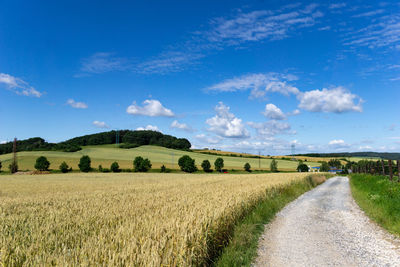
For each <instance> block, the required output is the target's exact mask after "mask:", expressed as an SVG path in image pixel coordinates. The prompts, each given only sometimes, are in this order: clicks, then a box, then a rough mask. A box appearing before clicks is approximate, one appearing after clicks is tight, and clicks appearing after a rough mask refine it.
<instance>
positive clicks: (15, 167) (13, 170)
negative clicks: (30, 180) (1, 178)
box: [8, 161, 18, 173]
mask: <svg viewBox="0 0 400 267" xmlns="http://www.w3.org/2000/svg"><path fill="white" fill-rule="evenodd" d="M8 169H10V172H11V173H16V172H17V171H18V164H17V162H15V161H13V162H11V164H10V165H8Z"/></svg>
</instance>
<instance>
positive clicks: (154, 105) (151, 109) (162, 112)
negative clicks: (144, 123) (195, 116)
mask: <svg viewBox="0 0 400 267" xmlns="http://www.w3.org/2000/svg"><path fill="white" fill-rule="evenodd" d="M126 113H128V114H131V115H143V116H149V117H173V116H175V114H174V113H173V112H172V111H171V110H170V109H168V108H166V107H164V106H163V105H162V104H161V102H160V101H158V100H150V99H148V100H145V101H144V102H143V106H139V105H137V104H136V103H135V102H134V103H133V104H132V105H130V106H128V108H127V109H126Z"/></svg>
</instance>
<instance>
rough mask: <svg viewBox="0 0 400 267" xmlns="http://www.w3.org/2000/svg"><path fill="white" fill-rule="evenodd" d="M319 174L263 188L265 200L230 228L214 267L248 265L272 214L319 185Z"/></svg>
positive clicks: (320, 180) (322, 180)
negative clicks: (231, 229) (282, 184)
mask: <svg viewBox="0 0 400 267" xmlns="http://www.w3.org/2000/svg"><path fill="white" fill-rule="evenodd" d="M325 180H326V177H325V176H323V175H310V176H308V177H306V178H305V179H304V180H302V181H299V182H292V183H290V184H289V185H285V186H280V187H274V188H271V189H267V194H266V198H265V200H264V201H262V202H260V203H259V204H258V205H257V206H256V207H255V208H254V209H253V210H252V211H251V212H250V213H248V214H247V216H245V217H244V218H243V220H241V221H240V222H239V223H237V224H236V226H235V227H234V231H233V235H232V238H231V240H230V241H229V245H228V246H227V247H225V248H224V249H223V251H222V254H221V255H220V257H219V258H218V259H217V260H216V262H214V264H213V265H214V266H250V265H251V263H252V262H253V260H254V259H255V257H256V256H257V247H258V241H259V238H260V236H261V234H262V233H263V232H264V225H265V224H268V223H269V222H270V221H271V220H272V219H273V218H274V217H275V214H276V213H277V212H278V211H280V210H281V209H282V208H283V207H285V206H286V204H288V203H290V202H292V201H293V200H295V199H296V198H298V197H299V196H300V195H302V194H303V193H305V192H307V191H309V190H311V189H312V188H314V187H316V186H317V185H319V184H321V183H323V182H324V181H325Z"/></svg>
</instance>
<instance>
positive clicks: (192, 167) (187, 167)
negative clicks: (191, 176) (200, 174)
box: [178, 155, 197, 173]
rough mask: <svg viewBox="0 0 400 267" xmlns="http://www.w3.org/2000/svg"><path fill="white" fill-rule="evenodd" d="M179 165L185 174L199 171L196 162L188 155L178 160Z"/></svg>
mask: <svg viewBox="0 0 400 267" xmlns="http://www.w3.org/2000/svg"><path fill="white" fill-rule="evenodd" d="M178 165H179V167H180V168H181V170H182V171H184V172H189V173H192V172H195V171H197V167H196V164H195V160H194V159H192V158H191V157H189V156H188V155H184V156H182V157H180V158H179V160H178Z"/></svg>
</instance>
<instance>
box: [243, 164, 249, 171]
mask: <svg viewBox="0 0 400 267" xmlns="http://www.w3.org/2000/svg"><path fill="white" fill-rule="evenodd" d="M243 168H244V170H245V171H246V172H251V166H250V163H248V162H247V163H246V164H244V166H243Z"/></svg>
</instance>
